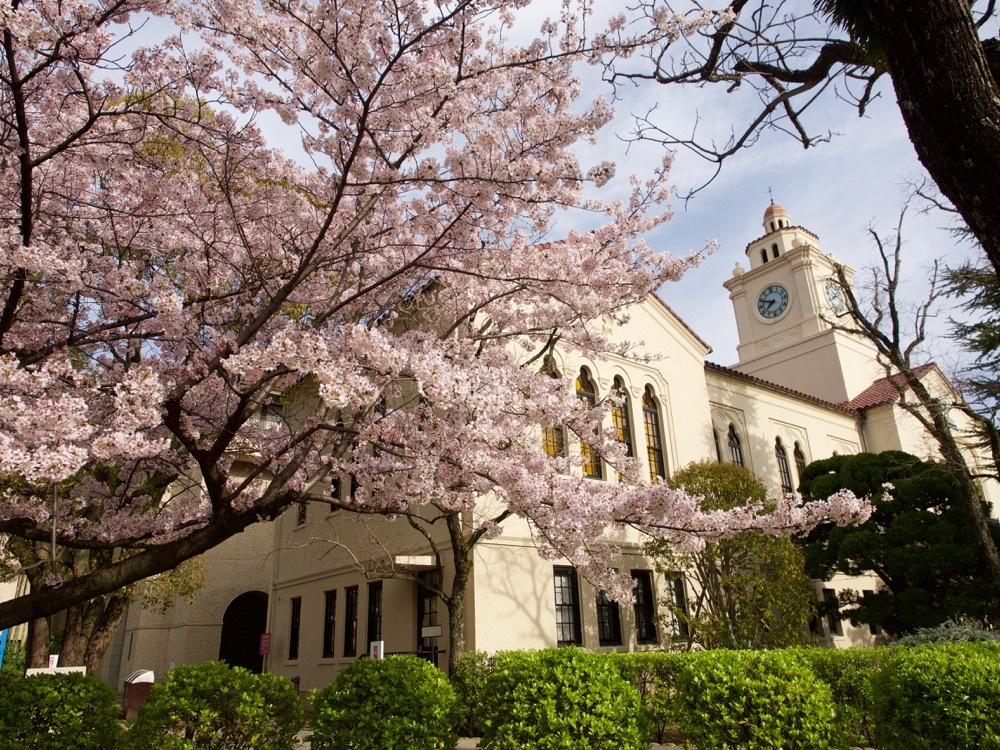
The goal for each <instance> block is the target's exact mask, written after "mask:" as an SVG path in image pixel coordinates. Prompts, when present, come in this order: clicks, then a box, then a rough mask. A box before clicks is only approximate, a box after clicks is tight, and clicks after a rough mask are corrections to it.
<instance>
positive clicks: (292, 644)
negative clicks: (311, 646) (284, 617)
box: [288, 596, 302, 661]
mask: <svg viewBox="0 0 1000 750" xmlns="http://www.w3.org/2000/svg"><path fill="white" fill-rule="evenodd" d="M288 603H289V612H288V661H297V660H298V658H299V638H300V636H301V634H302V597H301V596H293V597H292V598H291V599H290V600H289V602H288Z"/></svg>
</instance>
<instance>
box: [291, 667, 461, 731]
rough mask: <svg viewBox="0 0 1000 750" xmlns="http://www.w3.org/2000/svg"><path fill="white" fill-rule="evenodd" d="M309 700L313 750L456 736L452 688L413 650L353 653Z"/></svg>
mask: <svg viewBox="0 0 1000 750" xmlns="http://www.w3.org/2000/svg"><path fill="white" fill-rule="evenodd" d="M312 705H313V711H314V713H313V721H312V728H313V734H312V737H311V738H310V742H311V743H312V750H348V748H350V749H351V750H445V749H448V748H454V747H455V745H456V743H457V741H458V735H457V734H456V732H455V727H456V725H457V723H458V721H459V719H460V710H459V705H458V698H457V697H456V696H455V691H454V690H453V689H452V687H451V684H450V683H449V682H448V678H447V677H446V676H445V674H444V673H443V672H441V671H440V670H439V669H437V668H436V667H434V666H433V665H431V664H430V662H428V661H426V660H424V659H420V658H417V657H415V656H390V657H388V658H386V659H378V660H375V659H358V660H357V661H355V662H354V663H353V664H351V665H350V666H348V667H346V668H345V669H344V670H342V671H341V672H340V674H339V675H337V680H336V681H335V682H334V683H332V684H331V685H327V686H326V687H325V688H323V689H322V690H319V691H316V692H314V693H313V695H312Z"/></svg>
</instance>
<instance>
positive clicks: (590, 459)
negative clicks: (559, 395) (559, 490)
mask: <svg viewBox="0 0 1000 750" xmlns="http://www.w3.org/2000/svg"><path fill="white" fill-rule="evenodd" d="M588 389H589V390H588ZM576 396H577V398H579V399H580V400H581V401H586V402H587V404H588V405H589V407H590V408H593V407H595V406H596V405H597V384H596V383H595V382H594V379H593V378H592V377H591V375H590V373H589V372H588V371H587V368H586V367H581V368H580V374H579V375H577V376H576ZM580 457H581V458H582V459H583V464H582V466H581V469H582V470H583V475H584V476H585V477H587V478H588V479H604V466H603V462H602V461H601V456H600V454H599V453H598V452H597V451H596V450H594V446H592V445H591V444H590V443H588V442H587V441H586V440H584V439H583V438H580Z"/></svg>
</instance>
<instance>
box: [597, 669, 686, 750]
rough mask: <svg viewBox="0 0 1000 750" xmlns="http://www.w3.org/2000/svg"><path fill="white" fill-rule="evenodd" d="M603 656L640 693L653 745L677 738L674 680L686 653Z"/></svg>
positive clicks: (678, 720)
mask: <svg viewBox="0 0 1000 750" xmlns="http://www.w3.org/2000/svg"><path fill="white" fill-rule="evenodd" d="M606 657H607V658H609V659H610V660H611V663H612V664H614V666H615V668H616V669H617V670H618V674H620V675H621V676H622V677H623V678H624V679H625V680H627V681H628V682H629V683H631V684H632V685H633V686H634V687H635V689H636V690H638V691H639V696H640V699H641V700H642V713H643V718H644V720H645V725H646V729H647V730H648V732H649V734H650V736H651V738H652V739H653V741H654V742H661V743H662V742H665V741H667V740H668V739H669V740H676V739H678V738H679V735H680V724H681V719H680V712H679V709H678V703H677V678H678V676H679V675H680V673H681V670H682V669H684V665H685V664H686V663H687V661H688V659H689V658H690V657H689V654H687V653H671V652H669V651H640V652H635V653H609V654H606Z"/></svg>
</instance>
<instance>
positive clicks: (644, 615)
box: [632, 570, 660, 643]
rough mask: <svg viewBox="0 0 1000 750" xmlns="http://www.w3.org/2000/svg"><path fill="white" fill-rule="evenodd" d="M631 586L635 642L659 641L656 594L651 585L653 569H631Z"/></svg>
mask: <svg viewBox="0 0 1000 750" xmlns="http://www.w3.org/2000/svg"><path fill="white" fill-rule="evenodd" d="M632 581H633V583H634V585H633V587H632V592H633V597H634V603H633V605H632V609H633V613H634V615H635V640H636V643H659V642H660V636H659V633H658V632H657V628H656V594H655V593H654V592H655V589H654V587H653V571H651V570H633V571H632Z"/></svg>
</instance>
